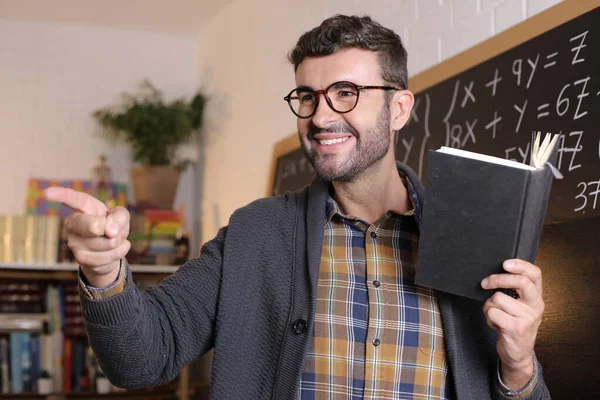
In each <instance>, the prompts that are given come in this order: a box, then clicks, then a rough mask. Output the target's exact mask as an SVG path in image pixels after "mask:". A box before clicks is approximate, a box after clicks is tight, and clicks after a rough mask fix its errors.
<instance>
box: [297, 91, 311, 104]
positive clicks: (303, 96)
mask: <svg viewBox="0 0 600 400" xmlns="http://www.w3.org/2000/svg"><path fill="white" fill-rule="evenodd" d="M298 99H299V100H300V102H301V103H310V102H312V101H314V99H315V94H314V93H307V92H303V93H298Z"/></svg>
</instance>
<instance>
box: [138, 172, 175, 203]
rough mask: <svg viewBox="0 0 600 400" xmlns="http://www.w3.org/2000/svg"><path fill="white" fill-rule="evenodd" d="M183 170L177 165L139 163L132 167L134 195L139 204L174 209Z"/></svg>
mask: <svg viewBox="0 0 600 400" xmlns="http://www.w3.org/2000/svg"><path fill="white" fill-rule="evenodd" d="M180 175H181V171H180V170H179V169H177V168H175V167H171V166H164V167H157V166H149V165H139V166H134V167H132V168H131V182H132V183H133V196H134V197H135V202H136V203H137V204H145V205H148V206H151V207H156V208H166V209H172V208H173V202H174V201H175V193H176V192H177V186H178V185H179V177H180Z"/></svg>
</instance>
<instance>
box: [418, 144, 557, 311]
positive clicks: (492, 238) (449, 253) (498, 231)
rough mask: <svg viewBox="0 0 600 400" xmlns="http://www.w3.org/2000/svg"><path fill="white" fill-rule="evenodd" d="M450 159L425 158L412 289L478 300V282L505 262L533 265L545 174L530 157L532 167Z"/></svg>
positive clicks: (482, 293) (547, 181)
mask: <svg viewBox="0 0 600 400" xmlns="http://www.w3.org/2000/svg"><path fill="white" fill-rule="evenodd" d="M535 143H536V141H534V146H533V148H536V149H538V148H539V144H538V145H537V146H536V144H535ZM555 144H556V140H553V141H552V149H551V152H549V153H545V154H544V159H545V160H549V161H550V162H554V159H555V158H556V146H555ZM545 145H546V147H545V148H544V149H542V150H541V151H542V152H543V151H546V150H547V146H548V145H550V144H549V143H546V144H545ZM457 154H459V153H458V152H457V153H456V154H455V153H454V152H448V153H445V152H443V151H433V150H432V151H430V152H429V159H428V172H427V183H426V185H425V189H426V190H425V201H424V204H423V220H422V225H421V237H420V243H419V253H418V263H417V268H416V276H415V283H416V284H417V285H419V286H425V287H429V288H432V289H436V290H440V291H443V292H448V293H453V294H456V295H460V296H465V297H469V298H472V299H476V300H481V301H485V300H486V299H487V298H489V297H490V296H491V295H493V294H494V292H495V291H489V290H484V289H482V288H481V280H482V279H483V278H485V277H487V276H489V275H492V274H497V273H503V272H505V271H504V270H503V268H502V263H503V262H504V261H505V260H507V259H512V258H520V259H523V260H526V261H529V262H532V263H533V262H534V261H535V257H536V254H537V249H538V246H539V241H540V237H541V231H542V228H543V222H544V218H545V215H546V208H547V205H548V199H549V195H550V188H551V183H552V179H553V172H552V170H551V168H550V167H549V166H548V165H546V164H545V162H540V160H539V158H540V155H539V154H535V153H533V154H532V160H533V161H532V164H535V165H536V166H535V167H534V166H525V165H524V164H523V165H521V166H518V165H514V164H518V163H516V162H513V163H510V162H508V163H506V162H505V161H507V160H503V159H497V160H492V158H495V157H487V158H485V156H484V157H482V159H476V158H469V157H470V156H468V157H465V156H461V155H457ZM498 160H500V161H498Z"/></svg>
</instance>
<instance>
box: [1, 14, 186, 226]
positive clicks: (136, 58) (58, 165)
mask: <svg viewBox="0 0 600 400" xmlns="http://www.w3.org/2000/svg"><path fill="white" fill-rule="evenodd" d="M196 44H197V43H196V38H195V37H194V36H183V35H181V36H175V35H168V34H155V33H147V32H141V31H128V30H119V29H111V28H102V27H85V26H67V25H53V24H46V23H41V22H24V21H17V20H10V19H0V182H1V184H2V194H1V195H0V214H13V213H14V214H16V213H23V212H24V209H25V195H26V183H27V179H28V178H30V177H39V178H52V179H54V178H56V179H76V178H85V179H89V178H91V175H92V168H93V167H94V165H96V163H97V162H98V157H99V155H100V154H101V153H103V152H104V153H106V154H107V155H108V161H109V163H110V164H111V166H112V167H113V175H114V178H115V179H116V180H120V181H127V180H128V179H129V166H130V156H129V150H128V149H127V148H126V147H125V146H121V147H118V148H116V149H115V148H112V147H111V146H110V145H109V144H108V142H107V141H106V140H105V139H104V138H103V137H102V136H101V135H99V134H98V128H97V126H96V124H95V122H94V121H93V120H92V118H91V112H92V111H93V110H95V109H97V108H100V107H104V106H105V105H108V104H112V103H114V102H117V101H119V100H120V97H119V96H120V93H121V92H122V91H135V90H136V88H137V85H138V83H139V82H140V81H141V79H143V78H145V77H147V78H149V79H150V80H151V81H152V82H153V83H154V84H155V85H156V86H157V87H159V88H162V89H164V91H165V95H166V97H167V98H168V99H171V98H173V97H179V96H189V95H191V94H192V93H193V91H194V90H195V89H196V87H197V52H196V50H197V47H196ZM184 179H185V181H186V182H189V177H186V178H184ZM190 186H191V185H189V184H188V185H182V188H183V189H185V188H189V187H190ZM179 197H180V198H181V197H185V198H189V197H191V194H190V193H189V190H188V192H187V193H184V194H183V195H182V194H179Z"/></svg>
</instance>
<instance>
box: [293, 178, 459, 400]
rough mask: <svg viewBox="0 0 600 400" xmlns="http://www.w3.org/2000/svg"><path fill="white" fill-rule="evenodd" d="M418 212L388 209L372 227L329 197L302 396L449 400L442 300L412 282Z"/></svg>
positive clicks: (412, 199) (303, 397)
mask: <svg viewBox="0 0 600 400" xmlns="http://www.w3.org/2000/svg"><path fill="white" fill-rule="evenodd" d="M408 189H409V194H410V196H411V201H412V202H413V205H414V206H416V207H418V203H417V202H416V194H415V192H414V189H413V188H412V186H411V185H410V184H408ZM415 211H416V212H415ZM419 211H420V210H418V209H417V210H415V209H413V210H412V211H411V212H409V213H408V214H406V215H401V214H399V213H397V212H394V211H388V212H387V213H386V215H385V216H384V217H383V218H382V219H381V220H379V221H377V222H376V223H374V224H372V225H370V224H368V223H366V222H364V221H362V220H359V219H357V218H352V217H347V216H344V215H342V214H341V212H340V210H339V208H338V205H337V204H336V202H335V201H334V200H333V199H332V198H329V200H328V203H327V215H328V220H327V223H326V225H325V236H324V242H323V248H322V255H321V265H320V270H319V279H318V287H317V309H316V315H315V325H314V330H313V332H312V335H313V340H312V341H311V344H310V345H309V349H308V353H307V361H306V365H305V368H304V372H303V374H302V378H301V381H300V388H299V393H298V397H299V398H300V399H302V400H307V399H339V398H343V399H346V398H352V399H363V398H365V399H406V398H410V399H446V398H449V397H450V396H451V394H450V393H449V390H448V388H447V385H448V384H449V379H448V378H449V377H447V372H448V365H447V361H446V350H445V345H444V335H443V329H442V323H441V318H440V313H439V310H438V305H437V300H436V298H435V296H434V294H433V292H432V291H430V290H429V289H425V288H420V287H416V286H415V285H414V274H415V265H416V262H417V250H418V241H419V227H418V221H417V217H418V216H420V212H419Z"/></svg>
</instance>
